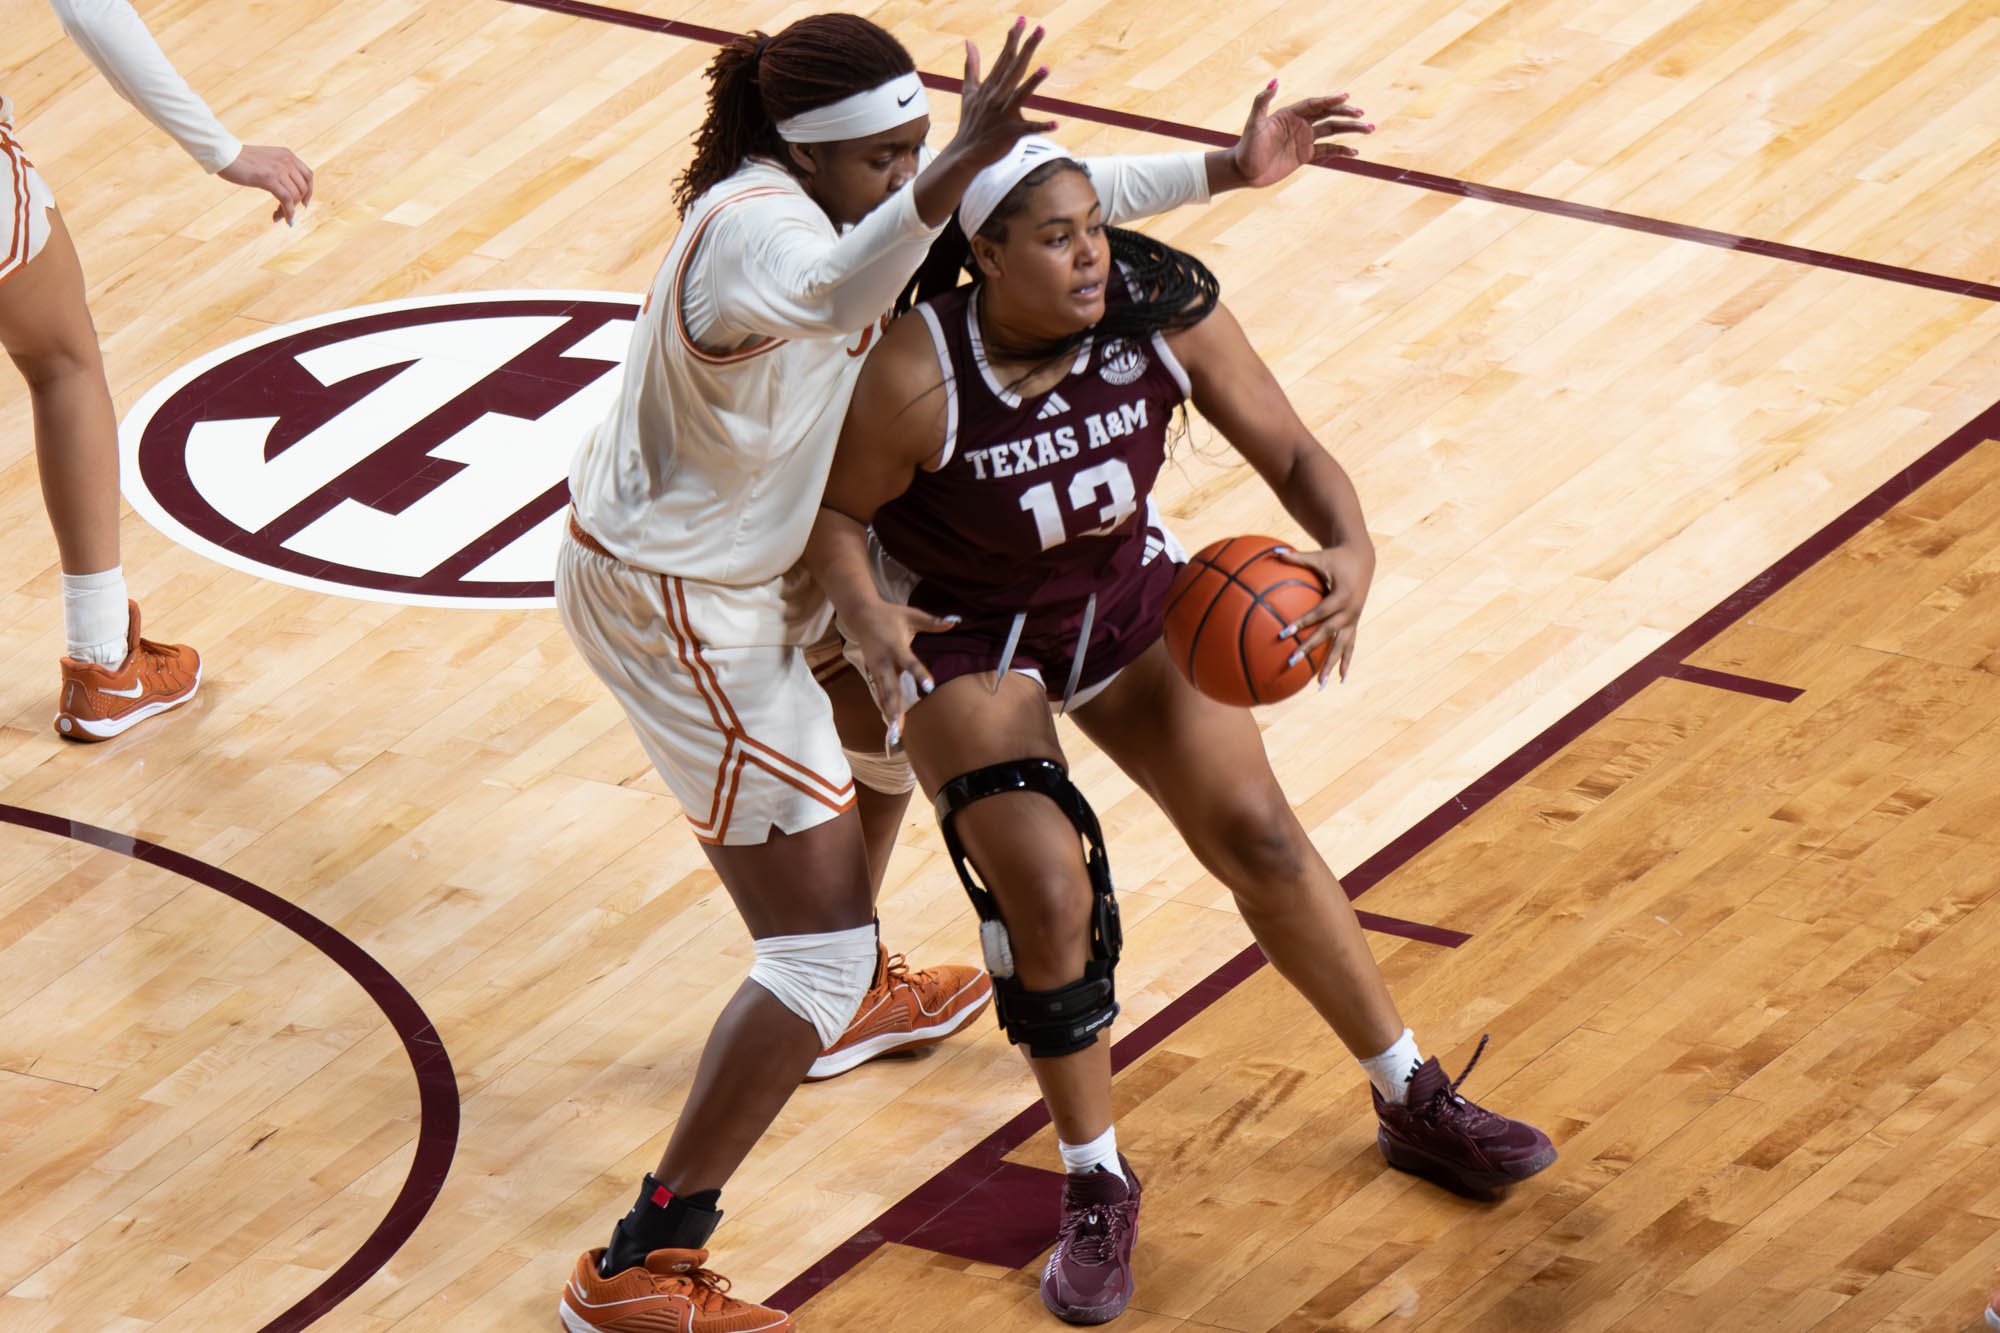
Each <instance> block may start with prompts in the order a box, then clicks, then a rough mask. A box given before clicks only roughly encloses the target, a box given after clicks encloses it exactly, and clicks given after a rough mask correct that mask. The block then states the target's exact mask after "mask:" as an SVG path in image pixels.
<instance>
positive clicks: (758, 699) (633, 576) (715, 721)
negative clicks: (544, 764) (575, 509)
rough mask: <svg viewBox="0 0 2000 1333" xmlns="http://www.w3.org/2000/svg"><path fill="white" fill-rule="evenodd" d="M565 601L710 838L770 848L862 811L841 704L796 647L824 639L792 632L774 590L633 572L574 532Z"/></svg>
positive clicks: (578, 640) (593, 661) (568, 619)
mask: <svg viewBox="0 0 2000 1333" xmlns="http://www.w3.org/2000/svg"><path fill="white" fill-rule="evenodd" d="M556 606H557V608H558V609H559V610H560V611H561V612H562V621H563V627H564V628H565V629H567V630H568V631H569V637H570V639H571V640H572V641H573V642H574V643H575V644H576V646H577V650H578V651H579V652H580V653H582V654H583V659H584V661H586V662H588V663H589V664H590V668H591V670H592V671H594V672H596V673H597V677H598V679H600V680H602V681H603V682H604V684H605V685H606V686H607V687H608V688H609V689H610V691H611V693H612V695H613V696H614V697H615V698H616V699H617V700H618V702H619V704H620V705H622V706H623V707H624V709H625V716H626V717H627V718H629V719H631V722H632V727H633V730H635V731H637V732H638V733H639V743H640V744H641V745H642V746H644V747H645V751H646V756H647V758H649V759H651V760H652V761H653V767H654V768H656V769H658V770H659V773H660V776H661V777H662V778H664V779H665V780H666V783H667V788H668V790H670V791H671V792H673V794H674V797H675V799H676V800H678V801H679V802H680V805H681V810H682V811H683V812H684V813H685V814H686V815H687V821H688V825H689V827H690V828H692V829H693V830H694V835H695V836H696V837H697V838H700V839H701V840H702V841H703V842H711V843H722V844H724V845H743V844H754V843H761V842H766V841H769V839H770V838H771V836H772V835H773V834H774V833H798V832H800V831H802V830H804V829H808V828H811V827H813V826H814V825H816V824H822V823H825V822H826V821H827V820H829V819H832V818H833V817H834V816H835V815H838V814H840V813H841V812H842V811H844V810H846V809H848V808H850V807H851V806H852V805H853V804H854V783H853V781H852V779H851V777H850V775H849V773H848V768H847V759H846V757H845V756H843V755H842V754H841V752H840V737H839V736H838V735H837V734H836V733H835V731H834V727H833V709H832V707H831V705H829V704H828V703H827V699H826V694H825V692H823V691H822V690H821V689H820V688H819V686H818V684H817V683H815V681H814V680H813V673H812V669H811V666H810V665H809V664H808V662H807V657H806V652H805V650H804V649H803V648H802V647H801V646H800V641H801V640H806V641H810V640H813V639H818V638H819V637H820V635H821V633H823V630H820V629H814V628H810V627H808V628H807V629H806V630H804V631H802V630H801V627H800V626H799V625H798V624H796V623H790V624H788V623H787V617H786V615H785V614H784V612H783V610H782V608H781V605H780V602H779V600H778V598H777V596H776V591H775V590H765V589H742V588H726V587H718V586H716V585H714V584H709V583H702V582H699V581H696V580H693V579H681V578H674V577H672V576H670V575H664V574H655V573H651V572H649V571H647V570H642V569H636V568H634V567H633V566H631V565H628V564H626V563H625V562H624V561H622V560H618V559H616V558H615V557H612V556H610V555H607V554H604V553H603V552H602V551H601V550H591V549H589V548H587V547H586V546H585V545H584V544H583V543H581V542H579V541H578V540H577V538H576V535H575V534H574V533H571V534H569V535H567V536H565V537H564V539H563V544H562V550H561V553H560V554H559V556H558V557H557V561H556ZM791 619H792V620H794V621H795V620H796V619H797V617H796V616H794V617H792V618H791ZM759 640H763V641H762V642H759Z"/></svg>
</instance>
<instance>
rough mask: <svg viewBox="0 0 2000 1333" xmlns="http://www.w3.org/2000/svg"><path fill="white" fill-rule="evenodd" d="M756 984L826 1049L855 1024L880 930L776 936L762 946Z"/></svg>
mask: <svg viewBox="0 0 2000 1333" xmlns="http://www.w3.org/2000/svg"><path fill="white" fill-rule="evenodd" d="M755 947H756V951H757V961H756V962H755V963H753V964H752V965H751V967H750V980H752V981H754V982H756V983H757V984H758V985H760V986H762V987H763V988H764V989H765V990H767V991H769V992H771V994H773V995H775V996H776V997H777V998H778V1000H779V1001H780V1002H781V1003H782V1004H783V1005H784V1006H785V1007H786V1008H787V1009H789V1010H791V1011H792V1012H793V1013H795V1014H797V1015H798V1016H799V1017H800V1018H803V1019H804V1020H805V1021H806V1022H808V1023H810V1024H812V1025H813V1031H815V1032H817V1033H818V1034H819V1041H820V1045H821V1046H822V1047H826V1046H831V1045H833V1043H834V1042H835V1041H836V1040H837V1039H838V1038H839V1036H840V1034H841V1033H843V1032H845V1031H846V1030H847V1025H848V1024H849V1023H850V1022H852V1021H853V1019H854V1014H855V1011H856V1010H858V1009H859V1008H860V1007H861V1000H862V997H863V996H865V995H866V994H867V993H868V985H869V983H870V982H871V981H872V980H874V977H875V963H876V942H875V927H874V926H872V925H869V926H856V927H855V928H853V929H852V930H831V931H826V932H823V933H821V934H817V935H773V936H769V937H767V938H765V939H761V940H758V941H756V944H755Z"/></svg>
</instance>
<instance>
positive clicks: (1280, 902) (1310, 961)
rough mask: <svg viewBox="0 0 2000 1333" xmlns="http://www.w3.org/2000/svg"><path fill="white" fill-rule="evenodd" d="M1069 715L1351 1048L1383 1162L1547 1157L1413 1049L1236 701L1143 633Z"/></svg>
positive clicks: (1506, 1170)
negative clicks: (1198, 681) (1368, 1094)
mask: <svg viewBox="0 0 2000 1333" xmlns="http://www.w3.org/2000/svg"><path fill="white" fill-rule="evenodd" d="M1075 716H1076V720H1077V723H1078V725H1079V726H1081V727H1082V728H1083V730H1084V732H1085V734H1086V735H1088V736H1089V737H1090V738H1091V739H1092V740H1093V741H1095V742H1096V743H1097V744H1098V745H1099V746H1100V747H1101V748H1102V749H1103V750H1104V751H1105V753H1107V754H1109V755H1110V756H1111V757H1112V759H1113V760H1114V761H1115V762H1116V763H1117V764H1118V765H1119V767H1120V768H1122V769H1124V770H1125V772H1126V773H1128V774H1130V775H1131V777H1132V779H1133V780H1134V781H1135V782H1137V783H1138V784H1139V785H1140V786H1141V787H1143V788H1144V789H1145V790H1146V791H1147V792H1148V793H1149V794H1150V795H1151V796H1152V797H1153V799H1154V800H1155V801H1157V802H1158V803H1159V805H1160V808H1161V809H1162V810H1163V811H1165V812H1166V815H1167V817H1168V819H1170V820H1171V821H1172V822H1173V824H1174V827H1175V828H1176V829H1177V830H1179V831H1180V834H1181V836H1182V838H1183V839H1185V841H1186V842H1187V844H1188V848H1189V850H1190V851H1192V852H1193V853H1194V854H1195V856H1196V857H1197V859H1199V860H1200V861H1201V863H1202V864H1203V865H1204V866H1206V867H1208V869H1209V870H1210V871H1211V872H1212V873H1213V874H1214V875H1215V876H1216V878H1218V879H1220V880H1221V881H1222V882H1223V883H1224V884H1225V885H1227V886H1228V887H1229V890H1230V892H1231V893H1232V894H1233V895H1234V897H1235V899H1236V903H1237V907H1238V909H1239V910H1240V911H1241V912H1242V913H1243V918H1244V921H1245V922H1246V923H1247V924H1248V925H1249V926H1250V930H1251V933H1252V934H1253V935H1254V936H1255V937H1256V940H1257V943H1258V945H1259V947H1260V948H1262V949H1263V951H1264V954H1265V956H1266V957H1267V958H1269V959H1270V961H1271V964H1272V966H1273V967H1275V968H1277V969H1278V971H1279V973H1280V974H1281V975H1283V976H1284V978H1285V979H1286V980H1287V981H1289V982H1291V983H1292V985H1294V986H1295V987H1297V988H1298V990H1299V992H1300V993H1301V994H1302V995H1304V996H1305V998H1306V1000H1307V1001H1308V1002H1309V1003H1310V1004H1311V1005H1312V1006H1313V1008H1314V1009H1316V1010H1317V1011H1318V1012H1319V1014H1320V1016H1321V1017H1322V1018H1324V1019H1325V1020H1326V1022H1327V1024H1328V1025H1329V1026H1330V1027H1332V1028H1333V1030H1334V1032H1335V1033H1336V1034H1337V1035H1338V1036H1339V1037H1340V1039H1341V1041H1342V1042H1343V1043H1344V1044H1345V1045H1346V1046H1347V1048H1348V1050H1349V1051H1351V1052H1352V1053H1353V1054H1354V1056H1355V1058H1356V1059H1357V1060H1358V1061H1360V1063H1361V1065H1362V1067H1363V1069H1364V1070H1365V1071H1367V1073H1368V1076H1369V1081H1370V1083H1371V1085H1372V1086H1373V1088H1374V1091H1375V1095H1376V1100H1377V1103H1378V1105H1379V1106H1382V1107H1383V1108H1385V1115H1384V1121H1383V1123H1384V1138H1383V1141H1382V1146H1383V1151H1384V1153H1385V1155H1387V1156H1388V1157H1389V1160H1390V1161H1391V1162H1392V1163H1393V1164H1395V1165H1397V1166H1400V1167H1403V1168H1405V1169H1409V1170H1416V1171H1418V1172H1419V1173H1420V1174H1425V1175H1428V1176H1430V1177H1431V1178H1432V1179H1435V1180H1437V1181H1438V1182H1439V1183H1441V1184H1445V1185H1446V1186H1447V1187H1449V1188H1453V1189H1458V1190H1461V1191H1463V1192H1469V1193H1476V1192H1480V1191H1484V1190H1490V1189H1493V1188H1495V1187H1497V1186H1499V1185H1502V1184H1505V1183H1507V1182H1509V1181H1512V1180H1518V1179H1522V1178H1525V1177H1526V1176H1529V1175H1532V1174H1534V1172H1536V1171H1539V1170H1541V1169H1542V1168H1543V1167H1545V1166H1547V1165H1548V1164H1549V1163H1550V1162H1551V1161H1553V1160H1554V1159H1555V1150H1554V1149H1553V1148H1552V1147H1550V1146H1549V1142H1548V1140H1547V1138H1546V1137H1545V1136H1543V1135H1542V1134H1541V1133H1540V1131H1538V1130H1535V1129H1533V1128H1532V1127H1531V1126H1528V1125H1524V1124H1520V1123H1519V1122H1516V1121H1509V1120H1506V1119H1505V1118H1504V1117H1500V1116H1495V1115H1491V1114H1490V1113H1486V1112H1479V1113H1478V1114H1477V1115H1473V1114H1470V1112H1469V1111H1468V1110H1467V1108H1469V1107H1470V1103H1465V1102H1463V1101H1462V1100H1461V1099H1458V1098H1457V1097H1456V1095H1455V1094H1454V1093H1453V1092H1452V1088H1451V1083H1450V1080H1448V1079H1447V1078H1446V1077H1445V1075H1444V1073H1443V1070H1442V1069H1441V1068H1440V1067H1439V1066H1438V1064H1437V1062H1436V1061H1435V1060H1424V1059H1422V1057H1421V1052H1420V1050H1419V1048H1418V1047H1417V1045H1416V1042H1415V1039H1414V1036H1413V1035H1412V1034H1411V1033H1410V1032H1409V1030H1408V1029H1407V1028H1405V1027H1404V1025H1403V1020H1402V1017H1401V1015H1400V1014H1399V1013H1398V1012H1397V1010H1396V1005H1395V1002H1394V1001H1393V1000H1392V999H1391V998H1390V996H1389V991H1388V987H1387V986H1386V985H1385V984H1384V983H1383V980H1382V973H1381V969H1380V968H1379V967H1378V966H1377V965H1376V963H1375V958H1374V954H1373V953H1372V952H1371V950H1370V949H1369V947H1368V940H1367V937H1366V935H1364V934H1363V932H1362V930H1361V925H1360V922H1359V921H1358V920H1356V918H1355V915H1354V909H1353V908H1352V906H1350V905H1349V903H1348V900H1347V895H1346V893H1344V892H1343V891H1342V890H1341V887H1340V882H1339V880H1338V879H1336V878H1335V877H1334V874H1333V871H1332V870H1331V869H1330V868H1329V867H1328V866H1327V864H1326V861H1325V860H1324V858H1322V857H1321V856H1320V854H1319V850H1318V849H1317V848H1316V847H1314V846H1313V843H1312V840H1311V838H1309V837H1308V836H1307V835H1306V831H1305V829H1304V827H1303V826H1302V825H1301V824H1300V823H1299V821H1298V817H1297V815H1296V814H1294V813H1293V811H1292V808H1291V803H1290V802H1289V801H1288V800H1286V798H1285V794H1284V791H1283V790H1282V789H1281V788H1280V787H1279V785H1278V781H1277V778H1276V776H1275V775H1274V774H1273V773H1272V772H1271V765H1270V760H1269V758H1268V757H1267V756H1266V754H1265V752H1264V742H1263V737H1262V735H1261V734H1260V733H1259V731H1258V730H1257V724H1256V722H1255V721H1254V720H1253V719H1252V717H1251V715H1250V713H1249V711H1248V710H1247V709H1241V708H1232V707H1229V706H1228V705H1225V704H1220V703H1217V702H1216V701H1214V700H1212V699H1210V698H1208V697H1207V696H1205V695H1203V694H1201V693H1199V692H1198V691H1196V690H1195V689H1194V687H1193V686H1191V685H1189V684H1188V683H1187V681H1186V679H1185V678H1184V677H1183V676H1182V675H1181V674H1180V673H1179V672H1178V671H1176V670H1175V669H1174V667H1173V664H1172V663H1171V662H1170V661H1169V659H1168V657H1167V653H1166V651H1165V648H1164V646H1163V645H1161V644H1155V645H1154V646H1153V648H1152V649H1151V650H1149V651H1148V652H1147V653H1146V654H1145V655H1144V656H1142V657H1141V658H1139V660H1138V661H1136V662H1134V663H1133V664H1132V665H1131V666H1129V667H1127V668H1126V669H1125V670H1124V671H1123V672H1122V673H1120V675H1119V676H1118V678H1117V679H1116V680H1114V681H1113V682H1112V684H1111V685H1110V687H1108V688H1107V689H1105V690H1104V691H1103V692H1102V693H1101V694H1099V695H1098V696H1096V697H1095V698H1093V699H1091V700H1090V702H1089V703H1087V704H1085V705H1084V706H1082V707H1080V708H1078V709H1077V710H1076V713H1075ZM1471 1109H1472V1110H1476V1109H1477V1108H1471ZM1418 1112H1420V1113H1421V1116H1420V1117H1419V1120H1418V1122H1417V1123H1414V1124H1411V1123H1407V1122H1409V1121H1410V1120H1411V1116H1412V1115H1413V1114H1415V1113H1418ZM1404 1138H1408V1139H1409V1142H1407V1143H1406V1142H1403V1141H1402V1140H1403V1139H1404Z"/></svg>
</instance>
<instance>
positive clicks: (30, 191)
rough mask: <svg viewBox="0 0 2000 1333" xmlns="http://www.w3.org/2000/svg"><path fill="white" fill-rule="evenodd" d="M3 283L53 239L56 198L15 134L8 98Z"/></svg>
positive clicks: (0, 152) (2, 151)
mask: <svg viewBox="0 0 2000 1333" xmlns="http://www.w3.org/2000/svg"><path fill="white" fill-rule="evenodd" d="M0 205H4V208H5V213H6V216H5V217H0V282H5V281H6V280H7V278H8V277H9V276H10V275H11V274H12V273H14V271H15V270H17V269H19V268H20V267H22V266H23V265H24V264H26V263H27V262H28V261H29V260H30V259H33V258H34V257H35V256H36V255H38V254H40V253H41V252H42V247H43V246H44V245H47V244H48V241H49V231H50V223H49V210H50V209H52V208H54V207H55V206H56V197H55V195H54V194H53V193H51V192H50V190H49V186H48V182H47V181H44V180H43V179H42V177H41V173H40V172H38V171H36V170H35V167H34V164H33V163H32V162H30V161H28V155H27V154H26V153H25V152H23V151H22V150H21V143H20V140H18V139H16V138H15V137H14V126H13V124H12V122H11V121H10V119H9V117H8V110H7V105H6V99H5V98H0Z"/></svg>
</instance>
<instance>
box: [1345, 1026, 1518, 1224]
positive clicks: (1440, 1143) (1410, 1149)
mask: <svg viewBox="0 0 2000 1333" xmlns="http://www.w3.org/2000/svg"><path fill="white" fill-rule="evenodd" d="M1485 1049H1486V1038H1485V1037H1481V1038H1480V1039H1479V1050H1476V1051H1474V1052H1473V1053H1472V1059H1471V1060H1470V1061H1468V1062H1467V1064H1466V1066H1465V1073H1464V1074H1460V1075H1459V1076H1458V1077H1457V1078H1455V1079H1452V1080H1450V1081H1449V1082H1447V1081H1446V1079H1445V1076H1444V1066H1442V1065H1440V1064H1439V1063H1438V1062H1437V1057H1436V1056H1432V1057H1431V1058H1430V1059H1428V1060H1426V1061H1424V1062H1423V1063H1422V1064H1420V1065H1418V1066H1417V1072H1416V1073H1415V1074H1413V1075H1412V1076H1411V1077H1410V1088H1409V1092H1408V1093H1407V1094H1406V1095H1405V1099H1404V1103H1403V1105H1401V1106H1396V1105H1393V1104H1391V1103H1389V1102H1385V1101H1383V1100H1382V1094H1381V1093H1379V1092H1376V1091H1375V1089H1374V1088H1373V1086H1372V1085H1371V1086H1370V1088H1369V1092H1370V1094H1371V1095H1373V1096H1374V1098H1375V1117H1376V1119H1377V1120H1379V1121H1381V1123H1382V1128H1381V1131H1380V1133H1378V1134H1377V1135H1376V1136H1375V1143H1376V1146H1377V1147H1379V1148H1380V1149H1381V1150H1382V1156H1383V1157H1384V1158H1386V1159H1387V1160H1388V1163H1389V1165H1390V1166H1393V1167H1395V1168H1396V1169H1397V1170H1398V1171H1408V1172H1409V1173H1410V1174H1412V1175H1417V1176H1422V1177H1423V1178H1424V1179H1426V1180H1429V1181H1432V1182H1434V1183H1436V1184H1439V1185H1442V1186H1444V1187H1445V1188H1446V1189H1448V1190H1450V1191H1451V1192H1452V1193H1454V1194H1463V1195H1467V1196H1470V1197H1472V1198H1479V1197H1483V1196H1486V1195H1490V1194H1491V1193H1492V1192H1493V1191H1494V1190H1497V1189H1499V1188H1500V1187H1501V1186H1503V1185H1511V1184H1513V1183H1514V1182H1515V1181H1517V1180H1526V1179H1527V1178H1528V1177H1529V1176H1532V1175H1534V1174H1535V1172H1537V1171H1540V1170H1541V1169H1542V1168H1543V1167H1545V1166H1547V1165H1548V1164H1549V1163H1550V1162H1553V1161H1555V1160H1556V1150H1555V1145H1554V1144H1552V1143H1550V1142H1549V1136H1548V1135H1546V1134H1544V1133H1542V1131H1541V1130H1539V1129H1536V1128H1535V1127H1534V1126H1533V1125H1528V1124H1523V1123H1522V1122H1521V1121H1519V1120H1509V1119H1508V1118H1507V1117H1506V1116H1503V1115H1495V1114H1493V1112H1491V1111H1489V1110H1487V1109H1486V1108H1484V1107H1482V1106H1475V1105H1473V1104H1472V1103H1471V1102H1469V1101H1467V1100H1465V1098H1463V1097H1461V1096H1459V1095H1458V1085H1459V1084H1461V1083H1463V1082H1465V1078H1466V1074H1470V1073H1471V1072H1472V1066H1473V1065H1476V1064H1478V1063H1479V1056H1480V1053H1481V1052H1482V1051H1484V1050H1485Z"/></svg>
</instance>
